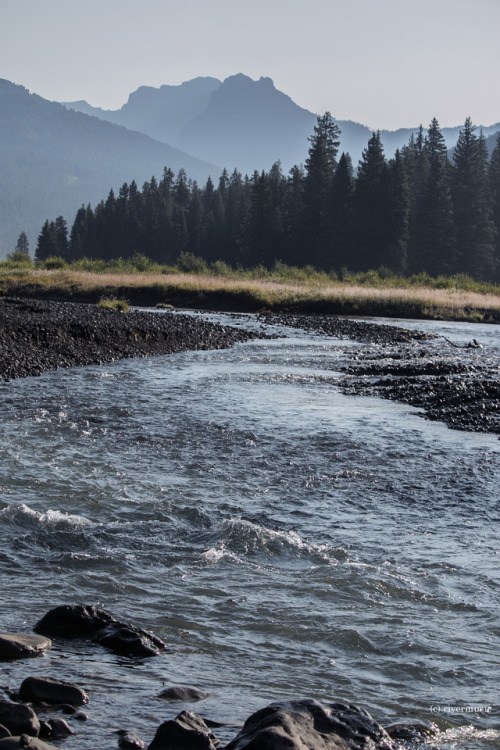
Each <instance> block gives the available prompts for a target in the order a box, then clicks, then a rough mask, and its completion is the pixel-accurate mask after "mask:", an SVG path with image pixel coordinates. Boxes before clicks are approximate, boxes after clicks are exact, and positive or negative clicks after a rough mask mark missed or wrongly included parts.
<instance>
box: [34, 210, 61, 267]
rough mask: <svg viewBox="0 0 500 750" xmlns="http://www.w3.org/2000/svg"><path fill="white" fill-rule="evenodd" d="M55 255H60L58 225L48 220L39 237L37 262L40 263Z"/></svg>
mask: <svg viewBox="0 0 500 750" xmlns="http://www.w3.org/2000/svg"><path fill="white" fill-rule="evenodd" d="M53 255H58V245H57V234H56V225H55V223H54V222H53V221H49V220H48V219H47V220H46V222H45V224H44V225H43V227H42V231H41V232H40V234H39V235H38V242H37V246H36V251H35V260H36V262H37V263H39V262H40V261H44V260H46V259H47V258H50V257H51V256H53Z"/></svg>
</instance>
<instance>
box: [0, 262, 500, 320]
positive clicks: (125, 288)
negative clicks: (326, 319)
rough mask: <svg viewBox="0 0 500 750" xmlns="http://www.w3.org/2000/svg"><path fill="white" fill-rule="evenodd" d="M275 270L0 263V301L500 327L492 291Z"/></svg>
mask: <svg viewBox="0 0 500 750" xmlns="http://www.w3.org/2000/svg"><path fill="white" fill-rule="evenodd" d="M293 270H294V269H286V267H280V268H278V269H276V271H275V273H274V274H273V272H272V271H266V270H265V269H262V272H261V273H260V274H258V273H256V271H255V269H254V270H253V271H252V272H246V271H241V272H240V273H238V271H237V270H232V269H231V273H230V272H228V271H227V270H226V272H225V273H221V272H219V273H217V272H216V270H214V269H210V268H201V269H197V271H195V272H191V273H186V272H182V270H181V269H179V268H175V269H166V268H161V270H160V271H158V270H157V268H154V267H153V268H147V269H144V270H140V271H138V270H137V269H130V268H122V269H116V270H114V271H111V270H109V269H107V268H102V269H101V268H100V269H98V271H97V272H96V271H94V270H79V267H78V265H77V264H74V266H72V267H68V266H64V267H59V268H57V267H56V268H53V267H52V268H34V267H32V266H28V265H25V266H15V265H12V264H9V263H8V262H6V263H3V264H0V294H3V295H21V296H33V297H41V298H46V299H59V300H73V301H80V302H81V301H84V302H98V301H99V300H101V299H103V298H118V299H125V300H127V301H128V302H129V303H130V304H132V305H142V306H148V307H154V306H155V305H161V304H171V305H174V306H175V307H184V308H194V309H210V310H217V309H218V310H225V311H247V312H257V311H263V310H266V311H270V312H282V311H290V312H301V313H330V314H340V315H370V316H371V315H373V316H386V317H402V318H418V319H431V318H432V319H442V320H468V321H473V322H491V323H499V322H500V288H499V287H498V286H494V285H477V284H475V283H474V282H472V281H471V280H470V279H469V280H467V278H465V279H462V280H458V279H455V280H449V279H441V281H440V280H436V279H429V278H427V277H420V278H419V277H416V278H413V279H397V278H394V277H390V276H388V277H384V276H383V275H380V273H378V274H377V273H375V272H370V273H369V274H360V275H358V276H353V275H350V276H347V275H346V277H345V278H344V279H343V280H342V281H341V280H338V279H335V278H332V277H331V276H329V275H326V274H321V273H317V272H313V271H310V272H309V273H307V270H306V269H295V270H296V271H297V274H296V275H295V276H294V275H293V273H292V272H293Z"/></svg>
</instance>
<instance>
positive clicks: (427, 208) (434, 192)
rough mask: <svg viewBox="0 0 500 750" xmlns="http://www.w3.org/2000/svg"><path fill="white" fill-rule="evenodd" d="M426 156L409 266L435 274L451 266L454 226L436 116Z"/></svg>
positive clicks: (444, 153)
mask: <svg viewBox="0 0 500 750" xmlns="http://www.w3.org/2000/svg"><path fill="white" fill-rule="evenodd" d="M425 155H426V159H425V162H426V168H425V173H424V174H423V175H422V181H421V183H420V185H419V198H418V203H417V205H416V206H415V208H414V214H413V222H412V237H413V244H412V258H411V264H410V267H411V270H413V271H417V272H420V271H426V272H427V273H428V274H430V275H431V276H438V275H439V274H449V273H451V272H452V269H453V267H454V248H455V229H454V222H453V204H452V199H451V185H450V163H449V160H448V151H447V148H446V143H445V140H444V137H443V134H442V133H441V130H440V127H439V123H438V121H437V119H436V118H434V119H433V120H432V122H431V124H430V126H429V129H428V132H427V137H426V140H425Z"/></svg>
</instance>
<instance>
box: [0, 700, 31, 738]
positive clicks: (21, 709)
mask: <svg viewBox="0 0 500 750" xmlns="http://www.w3.org/2000/svg"><path fill="white" fill-rule="evenodd" d="M0 724H2V726H4V727H6V728H7V729H8V730H9V732H10V733H11V734H13V735H21V734H27V735H29V736H30V737H38V734H39V732H40V722H39V721H38V716H37V715H36V713H35V712H34V711H33V709H32V708H31V706H25V705H24V704H23V703H13V702H11V701H6V700H0Z"/></svg>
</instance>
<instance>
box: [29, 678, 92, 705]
mask: <svg viewBox="0 0 500 750" xmlns="http://www.w3.org/2000/svg"><path fill="white" fill-rule="evenodd" d="M19 697H20V698H21V700H23V701H26V702H33V703H51V704H54V703H70V704H71V705H72V706H81V705H83V704H84V703H88V702H89V699H88V696H87V694H86V693H85V691H84V690H82V688H80V687H78V685H75V684H74V683H73V682H64V681H63V680H54V679H53V678H52V677H27V678H26V679H25V680H24V682H23V683H22V685H21V687H20V689H19Z"/></svg>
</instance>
